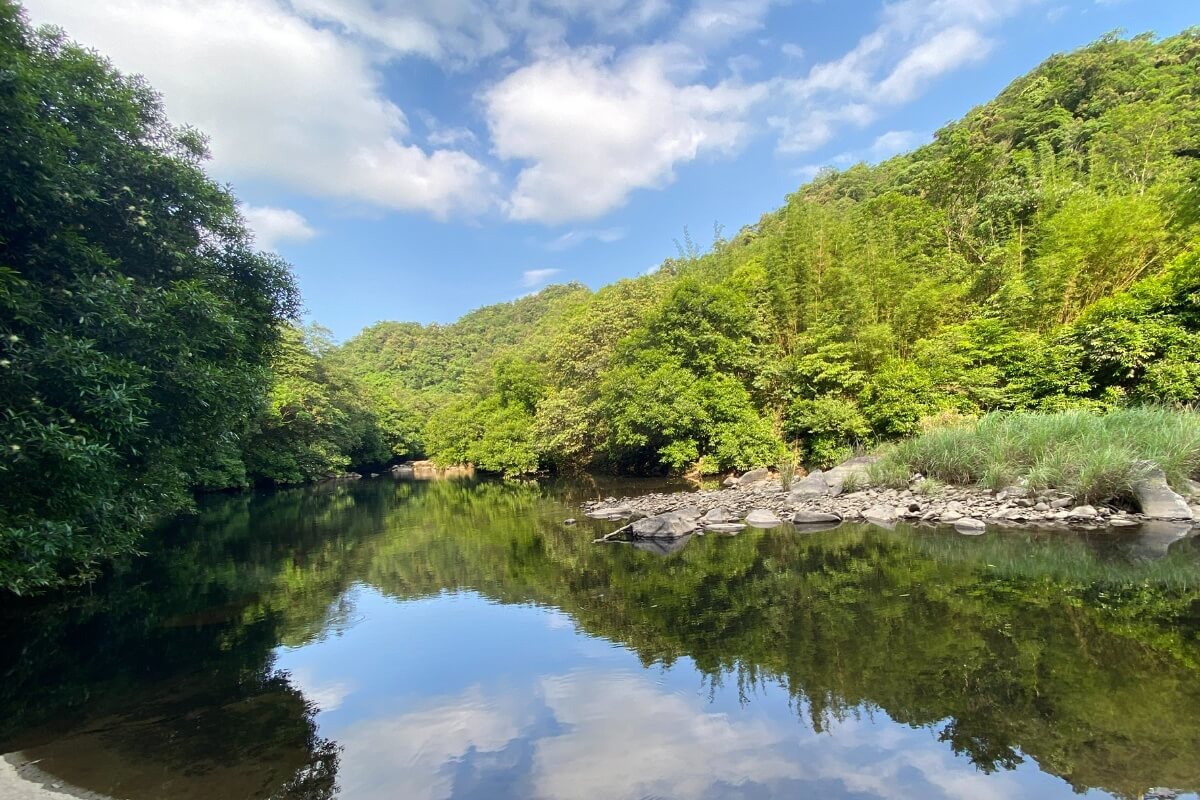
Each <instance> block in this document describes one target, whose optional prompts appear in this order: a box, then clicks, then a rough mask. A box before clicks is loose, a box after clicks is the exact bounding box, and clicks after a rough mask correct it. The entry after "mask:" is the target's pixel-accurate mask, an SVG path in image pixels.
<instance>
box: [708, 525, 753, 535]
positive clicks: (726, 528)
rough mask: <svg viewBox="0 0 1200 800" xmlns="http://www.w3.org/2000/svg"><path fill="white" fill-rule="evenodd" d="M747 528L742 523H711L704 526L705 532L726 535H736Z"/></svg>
mask: <svg viewBox="0 0 1200 800" xmlns="http://www.w3.org/2000/svg"><path fill="white" fill-rule="evenodd" d="M745 528H746V526H745V525H743V524H742V523H740V522H709V523H705V525H704V530H705V531H711V532H713V533H724V534H734V533H737V532H738V531H741V530H745Z"/></svg>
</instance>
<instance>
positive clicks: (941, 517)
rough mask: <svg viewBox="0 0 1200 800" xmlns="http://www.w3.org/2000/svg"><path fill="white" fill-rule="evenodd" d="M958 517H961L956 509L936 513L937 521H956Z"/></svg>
mask: <svg viewBox="0 0 1200 800" xmlns="http://www.w3.org/2000/svg"><path fill="white" fill-rule="evenodd" d="M960 519H962V514H960V513H958V512H957V511H943V512H942V513H941V514H938V521H939V522H957V521H958V520H960Z"/></svg>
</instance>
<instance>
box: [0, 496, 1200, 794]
mask: <svg viewBox="0 0 1200 800" xmlns="http://www.w3.org/2000/svg"><path fill="white" fill-rule="evenodd" d="M622 489H628V487H613V486H606V485H603V484H587V483H576V484H553V485H550V484H543V485H538V484H535V483H499V482H495V483H489V482H474V481H470V480H462V481H394V480H392V479H390V478H380V479H376V480H367V481H361V482H358V483H355V484H349V485H338V486H325V487H316V488H313V489H304V490H293V491H286V492H277V493H273V494H263V495H255V496H251V495H247V496H237V497H228V498H218V499H215V500H213V501H211V502H209V503H206V508H205V509H204V511H203V513H202V514H200V515H199V516H197V517H193V518H187V519H184V520H182V521H180V522H177V523H175V524H173V525H172V526H169V527H168V528H167V529H166V530H164V531H163V532H162V533H161V534H160V535H158V536H156V537H155V538H154V539H153V541H152V542H151V543H150V544H148V550H149V552H148V553H147V554H146V556H145V557H144V558H141V559H138V560H136V561H132V562H129V563H127V564H123V565H122V566H120V568H119V569H118V570H117V572H116V574H115V575H113V576H112V577H111V579H108V580H106V581H104V582H103V583H101V584H100V585H98V586H96V587H95V588H94V589H93V590H91V591H85V592H82V593H78V594H76V595H73V596H71V597H66V598H60V599H57V600H54V601H51V602H47V603H40V604H37V605H27V604H11V603H10V604H6V606H5V608H4V610H3V612H0V635H2V636H3V639H2V645H0V677H2V678H3V681H2V684H0V753H8V754H9V755H8V756H7V758H8V760H9V761H10V762H11V763H15V764H26V763H29V762H36V764H35V766H36V769H37V770H38V772H37V774H38V775H39V776H40V777H41V779H42V780H44V781H47V782H61V783H63V784H66V785H69V786H74V787H79V788H82V789H85V790H89V791H94V792H99V793H101V794H103V795H107V796H111V797H115V798H128V799H129V800H142V799H143V798H206V799H208V798H233V799H236V798H267V797H281V798H284V797H286V798H331V797H341V798H356V799H358V798H400V799H401V800H444V799H447V798H455V799H456V800H458V799H466V798H488V799H489V800H503V799H504V798H522V799H523V800H524V799H526V798H564V799H573V798H580V800H583V798H587V800H595V799H596V798H617V799H623V798H685V799H687V800H715V799H717V798H747V799H749V798H803V797H813V798H921V800H928V799H929V798H964V797H970V798H983V799H984V800H986V799H987V798H1055V797H1074V796H1076V795H1077V794H1079V793H1085V794H1087V796H1089V797H1105V796H1116V797H1124V798H1135V797H1141V796H1145V795H1147V793H1151V794H1150V796H1155V793H1156V794H1157V795H1158V796H1173V795H1171V794H1170V793H1169V792H1168V791H1167V790H1173V791H1175V792H1179V793H1184V792H1193V793H1194V792H1196V791H1197V790H1198V789H1200V545H1198V544H1197V540H1196V538H1195V537H1181V536H1180V535H1179V533H1178V532H1177V531H1173V530H1170V529H1162V528H1160V529H1150V530H1143V531H1131V532H1127V533H1121V534H1110V533H1105V534H1096V535H1093V536H1091V537H1085V536H1073V535H1065V534H1061V533H1059V534H1033V533H1022V532H1014V531H1006V532H1003V533H995V532H993V533H989V534H986V535H984V536H979V537H964V536H960V535H958V534H955V533H953V532H951V531H934V530H913V529H910V528H906V527H904V526H900V527H898V528H897V529H896V530H894V531H889V530H884V529H881V528H876V527H870V526H860V525H848V524H847V525H843V526H841V527H839V528H838V529H836V530H831V531H822V532H814V533H805V532H799V531H796V530H794V529H792V528H790V527H783V528H778V529H774V530H769V531H754V530H750V531H747V532H745V533H743V534H741V535H739V536H737V537H717V536H707V537H694V538H692V539H690V540H688V541H686V542H685V543H683V546H682V547H680V548H678V549H675V550H673V551H672V552H665V551H664V549H663V548H658V549H655V548H648V549H643V548H637V547H633V546H631V545H626V544H618V545H607V546H600V545H593V544H592V543H591V539H592V538H593V536H595V535H596V534H597V533H600V532H606V531H608V530H610V529H611V528H612V527H614V525H613V523H598V522H591V521H587V520H583V519H582V518H581V515H580V513H579V508H578V504H579V503H580V502H581V501H582V500H584V499H589V498H594V497H597V496H603V495H606V494H610V493H620V491H621V490H622ZM566 517H580V519H581V521H580V524H578V525H576V526H565V525H563V520H564V518H566ZM668 549H669V548H668ZM27 772H28V770H27ZM1193 796H1194V795H1193Z"/></svg>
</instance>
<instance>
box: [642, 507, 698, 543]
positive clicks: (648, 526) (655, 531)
mask: <svg viewBox="0 0 1200 800" xmlns="http://www.w3.org/2000/svg"><path fill="white" fill-rule="evenodd" d="M697 527H699V526H698V525H697V524H696V518H695V517H692V516H688V515H687V514H680V513H679V512H677V511H668V512H667V513H665V514H656V515H655V516H653V517H646V518H645V519H639V520H638V521H636V522H634V523H633V535H634V536H640V537H642V538H643V539H674V538H676V537H679V536H686V535H687V534H689V533H691V532H693V531H694V530H696V528H697Z"/></svg>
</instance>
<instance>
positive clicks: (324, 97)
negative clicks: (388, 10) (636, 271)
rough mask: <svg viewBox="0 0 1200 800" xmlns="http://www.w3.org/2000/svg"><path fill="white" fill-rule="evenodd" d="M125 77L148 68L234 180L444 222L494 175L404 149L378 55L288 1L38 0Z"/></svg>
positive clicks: (401, 118)
mask: <svg viewBox="0 0 1200 800" xmlns="http://www.w3.org/2000/svg"><path fill="white" fill-rule="evenodd" d="M27 7H28V9H29V12H30V14H31V16H32V18H33V19H34V20H35V21H37V22H53V23H55V24H59V25H62V26H63V27H64V28H66V30H67V31H68V33H69V34H70V35H71V36H72V37H73V38H75V39H77V40H79V41H81V42H83V43H85V44H87V45H88V46H92V47H96V48H98V49H99V50H101V51H102V52H104V53H105V54H106V55H108V56H110V57H111V58H112V59H113V61H114V63H116V65H117V66H118V67H119V68H121V69H124V70H127V71H131V72H140V73H143V74H144V75H145V76H146V77H147V78H148V79H149V81H150V82H151V84H153V85H154V86H155V87H156V88H157V89H159V90H160V91H161V92H162V93H163V95H164V98H165V103H166V108H167V112H168V114H169V115H170V117H171V119H172V120H173V121H175V122H179V123H189V124H193V125H196V126H197V127H199V128H200V129H201V130H203V131H205V132H206V133H207V134H209V135H210V136H211V142H212V144H211V146H212V152H213V162H212V169H213V170H214V172H215V173H216V174H218V175H219V176H221V177H222V178H230V179H235V180H236V179H240V178H246V177H249V178H256V179H267V180H272V181H276V182H278V183H279V184H282V185H283V186H286V187H288V188H291V189H294V190H299V191H302V192H305V193H307V194H310V195H316V196H323V197H334V198H341V199H345V200H349V201H354V202H360V203H366V204H370V205H374V206H379V207H383V208H387V209H395V210H424V211H429V212H431V213H433V214H435V215H437V216H446V215H447V214H449V213H451V212H453V211H455V210H458V209H468V210H476V209H479V208H481V207H482V206H483V205H485V204H486V203H487V199H488V198H489V196H490V190H491V185H492V177H491V175H490V173H489V171H488V170H487V169H486V168H485V167H484V166H483V165H482V164H480V163H479V162H478V161H476V160H475V159H474V158H472V157H471V156H469V155H467V154H466V153H463V152H460V151H457V150H445V149H443V150H433V151H429V152H427V151H424V150H422V149H420V148H419V147H416V146H415V145H412V144H409V143H406V142H405V138H406V136H407V134H408V126H407V122H406V119H405V115H404V113H403V112H402V111H401V109H400V108H398V107H397V106H396V105H395V104H394V103H392V102H391V101H390V100H388V99H387V97H386V96H385V95H384V94H383V91H382V87H381V80H382V79H381V77H380V75H379V72H378V64H377V63H376V61H375V59H374V57H373V56H372V54H371V53H370V52H369V51H367V50H366V49H365V48H363V47H361V46H360V45H358V44H356V43H355V42H353V41H351V40H349V39H347V38H345V37H342V36H339V35H338V33H337V32H336V31H334V30H331V29H329V28H328V27H320V26H317V25H314V24H312V23H310V22H308V21H306V20H304V19H302V18H300V17H298V16H296V15H295V14H292V13H289V12H288V11H287V10H286V9H285V8H284V7H282V6H280V5H279V4H278V3H277V2H276V0H107V1H106V2H103V3H80V2H76V0H29V2H28V3H27Z"/></svg>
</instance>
